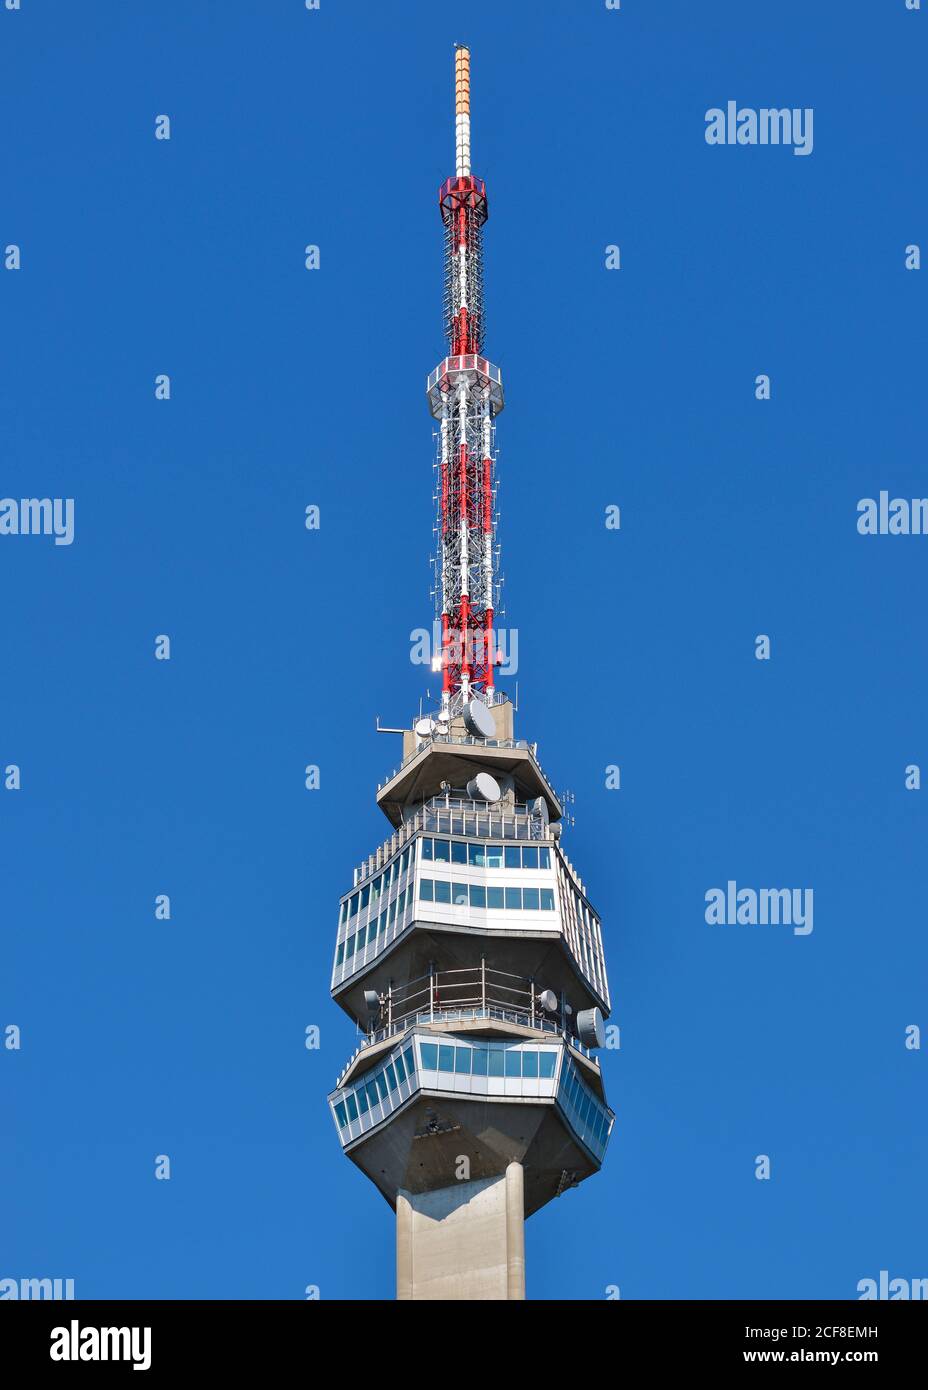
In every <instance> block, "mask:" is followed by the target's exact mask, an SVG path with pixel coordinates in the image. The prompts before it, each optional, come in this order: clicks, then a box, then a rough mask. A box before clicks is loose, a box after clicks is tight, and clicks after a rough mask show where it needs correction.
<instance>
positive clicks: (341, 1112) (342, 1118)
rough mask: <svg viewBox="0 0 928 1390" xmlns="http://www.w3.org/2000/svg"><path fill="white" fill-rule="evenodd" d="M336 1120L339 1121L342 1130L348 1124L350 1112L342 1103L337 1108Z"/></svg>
mask: <svg viewBox="0 0 928 1390" xmlns="http://www.w3.org/2000/svg"><path fill="white" fill-rule="evenodd" d="M335 1118H336V1119H337V1120H338V1123H339V1125H340V1126H341V1128H342V1129H344V1128H345V1125H346V1124H347V1123H348V1111H347V1110H346V1109H345V1107H344V1105H342V1103H341V1101H339V1102H338V1104H337V1105H336V1107H335Z"/></svg>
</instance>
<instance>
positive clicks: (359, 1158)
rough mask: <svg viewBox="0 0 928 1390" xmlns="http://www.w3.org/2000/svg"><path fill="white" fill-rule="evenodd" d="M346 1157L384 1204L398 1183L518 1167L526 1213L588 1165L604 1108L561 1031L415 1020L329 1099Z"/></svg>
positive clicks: (603, 1127) (440, 1183) (608, 1119)
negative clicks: (451, 1026) (449, 1026)
mask: <svg viewBox="0 0 928 1390" xmlns="http://www.w3.org/2000/svg"><path fill="white" fill-rule="evenodd" d="M329 1105H330V1107H331V1111H332V1117H333V1119H334V1121H335V1127H336V1130H337V1132H338V1135H339V1139H340V1141H341V1144H342V1148H343V1149H344V1150H345V1152H346V1153H348V1154H349V1156H350V1157H351V1158H352V1159H353V1160H354V1161H355V1162H356V1163H357V1164H358V1166H359V1167H360V1168H362V1169H363V1170H364V1172H366V1173H367V1175H368V1176H369V1177H370V1178H371V1179H372V1181H373V1182H375V1183H376V1184H377V1186H378V1187H379V1188H380V1190H381V1192H382V1193H383V1195H384V1196H385V1197H386V1199H387V1201H388V1202H389V1203H390V1205H391V1206H393V1205H395V1202H396V1193H397V1190H398V1189H400V1188H402V1189H404V1190H405V1191H407V1192H413V1193H416V1192H428V1191H431V1190H433V1189H436V1188H440V1187H446V1186H447V1184H448V1175H449V1172H450V1173H453V1172H454V1165H455V1162H457V1161H459V1160H460V1158H461V1156H466V1157H467V1159H468V1161H469V1165H470V1174H471V1177H472V1178H475V1179H476V1178H482V1177H494V1176H498V1175H499V1174H501V1173H503V1172H505V1169H506V1166H507V1165H508V1164H509V1163H510V1162H512V1161H513V1160H515V1161H517V1162H520V1163H523V1164H524V1165H525V1167H526V1192H525V1214H526V1216H527V1215H529V1214H530V1213H531V1212H532V1211H535V1210H537V1209H538V1207H540V1206H543V1205H544V1203H545V1202H547V1201H550V1199H551V1198H552V1197H553V1196H556V1195H558V1193H559V1192H560V1191H562V1190H563V1189H564V1188H565V1187H569V1186H574V1185H575V1184H576V1183H578V1182H580V1181H582V1179H583V1178H585V1177H588V1176H590V1175H591V1174H593V1173H595V1172H597V1171H598V1169H599V1167H600V1165H601V1164H602V1161H603V1156H604V1154H605V1151H606V1146H607V1144H608V1142H609V1137H610V1134H611V1132H612V1127H613V1124H614V1119H615V1117H614V1115H613V1112H612V1111H611V1110H610V1109H609V1107H608V1106H607V1105H606V1104H605V1103H604V1101H602V1100H601V1099H600V1098H599V1097H598V1096H597V1095H596V1094H594V1091H593V1089H592V1087H591V1086H590V1084H589V1083H588V1081H587V1079H586V1077H585V1075H584V1074H583V1063H582V1062H580V1061H578V1060H577V1058H575V1056H574V1055H573V1054H572V1051H571V1049H570V1047H569V1046H568V1044H567V1043H566V1041H565V1040H564V1039H563V1038H560V1037H550V1036H546V1035H543V1034H536V1035H535V1037H531V1038H526V1037H524V1036H523V1037H517V1038H514V1037H512V1036H509V1037H505V1038H503V1039H497V1038H492V1037H489V1038H488V1037H482V1036H476V1035H473V1034H468V1033H465V1032H463V1031H456V1032H455V1033H454V1034H449V1033H445V1032H442V1031H440V1030H434V1029H430V1028H429V1027H428V1026H426V1025H417V1026H415V1027H414V1028H411V1029H409V1030H408V1031H407V1032H406V1033H404V1034H403V1035H402V1037H401V1038H400V1039H399V1040H398V1041H397V1042H396V1043H395V1044H394V1045H393V1046H392V1047H391V1048H390V1049H389V1051H387V1052H385V1053H384V1054H383V1055H382V1056H381V1057H380V1058H379V1059H378V1060H377V1061H376V1063H375V1065H374V1066H372V1067H369V1068H368V1069H367V1070H366V1071H364V1072H363V1073H362V1074H361V1075H360V1076H356V1077H355V1079H354V1080H352V1081H351V1082H349V1083H346V1084H345V1085H343V1086H340V1087H338V1088H337V1089H336V1090H335V1091H333V1092H332V1093H331V1095H330V1096H329Z"/></svg>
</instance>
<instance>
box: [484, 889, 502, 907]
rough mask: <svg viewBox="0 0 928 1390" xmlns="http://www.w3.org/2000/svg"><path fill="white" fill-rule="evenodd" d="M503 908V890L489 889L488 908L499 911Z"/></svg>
mask: <svg viewBox="0 0 928 1390" xmlns="http://www.w3.org/2000/svg"><path fill="white" fill-rule="evenodd" d="M502 906H503V890H502V888H488V889H487V907H491V908H496V909H499V908H501V907H502Z"/></svg>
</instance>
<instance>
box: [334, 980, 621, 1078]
mask: <svg viewBox="0 0 928 1390" xmlns="http://www.w3.org/2000/svg"><path fill="white" fill-rule="evenodd" d="M540 994H541V991H540V990H539V989H537V988H536V985H535V981H534V980H533V979H529V978H525V977H524V976H521V975H512V974H510V973H509V972H508V971H505V970H495V969H492V968H491V967H490V966H488V965H487V964H486V962H485V961H483V962H481V964H480V965H479V966H477V967H475V968H470V969H464V970H441V971H438V970H431V971H429V972H428V973H426V974H425V975H420V976H418V977H417V978H416V979H415V980H410V981H409V983H408V984H405V985H400V986H398V987H394V986H392V985H391V986H390V987H389V988H388V989H387V990H386V992H385V993H384V994H382V995H381V996H380V1011H379V1015H378V1016H377V1019H376V1022H373V1021H372V1024H371V1027H370V1029H369V1031H368V1032H367V1033H366V1034H365V1037H364V1041H363V1042H362V1043H361V1044H360V1046H359V1047H358V1048H357V1049H356V1050H355V1052H354V1053H353V1055H352V1057H351V1059H350V1061H349V1062H348V1064H347V1066H346V1067H345V1068H344V1070H343V1071H342V1076H344V1074H345V1072H346V1071H347V1070H348V1067H350V1066H351V1064H352V1062H354V1060H355V1058H356V1057H357V1056H358V1054H359V1053H361V1052H363V1051H364V1050H365V1048H368V1047H373V1046H374V1045H375V1044H376V1043H381V1042H384V1041H385V1040H386V1039H387V1038H391V1037H394V1036H395V1035H396V1034H397V1033H405V1032H406V1030H407V1029H408V1028H412V1027H413V1026H415V1025H416V1024H429V1023H458V1022H466V1023H470V1022H479V1021H480V1020H482V1019H487V1020H495V1021H497V1022H501V1023H514V1024H516V1025H517V1026H519V1027H522V1028H531V1029H533V1030H534V1031H535V1032H538V1033H548V1034H553V1035H555V1036H561V1037H564V1038H565V1039H566V1040H567V1041H568V1042H569V1043H570V1045H571V1047H573V1048H575V1049H576V1051H577V1052H579V1053H581V1054H582V1055H583V1056H584V1057H586V1058H587V1059H588V1060H589V1061H590V1062H592V1063H593V1065H594V1066H595V1067H598V1066H599V1062H598V1061H597V1059H596V1057H595V1056H594V1055H593V1053H592V1052H591V1051H590V1049H589V1048H588V1047H585V1046H584V1044H583V1043H582V1042H581V1041H580V1039H579V1038H578V1037H577V1036H576V1033H575V1032H574V1031H573V1029H572V1027H571V1018H572V1015H571V1014H569V1013H566V1012H565V1011H564V1004H565V1002H566V1001H565V1000H564V999H563V997H562V998H561V1000H560V1001H559V1007H558V1008H557V1009H556V1010H554V1012H551V1011H549V1010H546V1009H544V1008H542V1006H541V1003H540V1002H539V997H540ZM565 1018H566V1021H567V1022H566V1027H565V1022H564V1020H565ZM339 1084H341V1080H340V1079H339Z"/></svg>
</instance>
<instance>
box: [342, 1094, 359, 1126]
mask: <svg viewBox="0 0 928 1390" xmlns="http://www.w3.org/2000/svg"><path fill="white" fill-rule="evenodd" d="M345 1104H346V1105H347V1106H348V1118H349V1120H356V1119H357V1118H358V1103H357V1101H356V1100H355V1098H354V1096H353V1095H352V1094H351V1092H350V1091H349V1092H348V1094H347V1096H346V1097H345Z"/></svg>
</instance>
